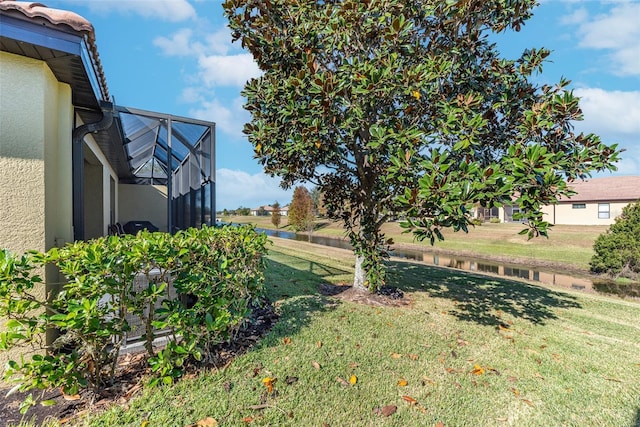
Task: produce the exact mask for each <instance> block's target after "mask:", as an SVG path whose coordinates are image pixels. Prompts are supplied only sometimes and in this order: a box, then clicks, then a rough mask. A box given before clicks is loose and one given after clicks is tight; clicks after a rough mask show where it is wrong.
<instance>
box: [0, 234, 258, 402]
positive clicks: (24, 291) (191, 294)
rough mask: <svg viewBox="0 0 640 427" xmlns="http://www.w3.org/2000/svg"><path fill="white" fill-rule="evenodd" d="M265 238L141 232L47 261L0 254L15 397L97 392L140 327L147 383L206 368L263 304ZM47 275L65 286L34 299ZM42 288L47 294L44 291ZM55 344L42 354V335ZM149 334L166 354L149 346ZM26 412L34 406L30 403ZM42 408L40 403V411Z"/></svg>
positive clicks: (4, 337) (0, 309) (0, 297)
mask: <svg viewBox="0 0 640 427" xmlns="http://www.w3.org/2000/svg"><path fill="white" fill-rule="evenodd" d="M266 243H267V236H266V235H265V234H263V233H257V232H256V231H255V229H254V228H253V227H251V226H241V227H224V228H213V227H206V226H205V227H202V228H201V229H189V230H185V231H180V232H178V233H176V234H174V235H171V234H167V233H150V232H147V231H143V232H140V233H138V234H137V235H136V236H130V235H125V236H110V237H103V238H99V239H95V240H91V241H87V242H84V241H79V242H75V243H72V244H68V245H66V246H65V247H63V248H60V249H58V248H53V249H51V250H49V251H48V252H46V253H40V252H36V251H32V252H29V253H27V254H25V255H23V256H16V255H14V254H11V253H10V252H9V251H7V250H4V251H0V318H2V319H4V320H5V321H6V323H5V330H4V331H3V332H1V333H0V351H2V350H9V349H12V348H16V347H27V348H28V350H30V351H33V352H32V354H31V355H30V357H22V358H21V359H20V360H11V361H9V362H8V364H7V366H6V368H5V372H4V379H5V380H9V381H16V382H17V383H18V384H17V386H16V389H18V390H29V389H34V388H36V389H48V388H52V387H62V389H63V391H64V392H65V393H67V394H76V393H77V392H78V391H79V390H80V389H82V388H87V387H88V388H94V389H96V388H98V389H99V388H100V387H103V386H104V385H105V384H107V383H108V382H109V381H110V380H111V379H112V378H113V373H114V371H115V367H116V363H117V359H118V356H119V352H120V348H121V346H122V344H123V343H124V340H125V336H126V334H127V333H128V332H131V323H132V319H133V320H134V321H135V322H136V323H139V324H141V325H142V329H143V331H142V332H143V336H142V338H143V340H144V343H145V349H146V351H147V353H148V356H149V357H148V358H147V362H148V364H149V366H150V368H151V370H152V371H153V372H154V373H155V377H154V379H153V380H152V382H157V381H162V382H164V383H171V382H172V381H173V380H174V379H175V378H177V377H179V376H180V375H181V374H182V372H183V368H184V365H185V364H186V363H190V362H201V363H206V362H208V361H210V360H211V359H212V357H213V356H214V355H213V351H214V347H215V346H216V345H217V344H220V343H222V342H224V341H227V340H229V339H230V338H231V337H232V336H233V334H234V333H235V332H236V331H237V330H238V329H239V328H240V327H241V325H242V323H243V321H244V320H245V319H246V318H247V316H248V315H249V313H250V309H251V305H252V304H253V303H254V302H255V301H256V300H257V299H259V298H260V297H261V296H262V294H263V281H264V275H263V270H264V259H263V258H264V256H265V255H266V252H267V250H266ZM47 265H53V266H56V267H58V268H59V269H60V272H61V273H62V274H63V275H64V276H65V278H66V282H65V283H63V284H58V285H59V292H56V293H55V295H48V296H47V297H44V298H42V297H40V298H39V297H38V295H42V292H38V288H41V287H43V286H45V285H44V283H43V281H42V278H41V277H40V276H39V275H38V274H36V272H39V271H44V267H45V266H47ZM48 285H50V287H51V286H52V285H56V284H48ZM52 330H54V331H57V333H58V334H59V336H58V338H57V339H55V341H54V342H53V344H52V345H50V346H47V345H46V343H45V342H44V336H45V333H46V332H47V331H52ZM158 331H163V332H162V333H163V335H166V339H167V342H166V345H164V346H163V347H162V348H161V349H156V348H154V346H153V342H154V340H155V339H156V338H157V337H158V333H159V332H158ZM29 403H30V404H32V403H33V399H31V398H30V399H29ZM45 404H46V402H45Z"/></svg>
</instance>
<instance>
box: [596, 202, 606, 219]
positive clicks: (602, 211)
mask: <svg viewBox="0 0 640 427" xmlns="http://www.w3.org/2000/svg"><path fill="white" fill-rule="evenodd" d="M598 218H599V219H609V203H598Z"/></svg>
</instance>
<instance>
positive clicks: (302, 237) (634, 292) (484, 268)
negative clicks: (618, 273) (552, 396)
mask: <svg viewBox="0 0 640 427" xmlns="http://www.w3.org/2000/svg"><path fill="white" fill-rule="evenodd" d="M257 230H258V231H260V232H263V233H265V234H266V235H267V236H272V237H280V238H283V239H290V240H298V241H303V242H308V241H310V242H311V243H316V244H319V245H324V246H330V247H334V248H341V249H352V247H351V245H350V244H349V242H347V241H345V240H342V239H337V238H331V237H325V236H315V235H311V239H309V235H308V234H306V233H294V232H291V231H284V230H268V229H261V228H258V229H257ZM391 256H392V257H397V258H401V259H407V260H411V261H416V262H420V263H424V264H427V265H434V266H440V267H448V268H455V269H458V270H464V271H472V272H476V273H480V274H489V275H496V276H501V277H510V278H515V279H525V280H529V281H532V282H539V283H540V284H543V285H550V286H559V287H563V288H568V289H573V290H578V291H583V292H597V293H602V294H608V295H617V296H620V297H623V298H625V297H630V298H634V299H640V285H638V284H625V285H619V284H616V283H614V282H612V281H608V280H600V279H596V280H594V279H593V278H592V277H589V276H588V275H584V276H580V275H570V274H566V273H563V272H559V271H556V270H553V269H547V268H541V267H534V266H529V265H524V264H515V263H513V264H510V263H504V262H497V261H490V260H483V259H479V258H472V257H465V256H458V255H449V254H441V253H437V252H434V251H425V250H416V249H394V250H393V251H392V252H391Z"/></svg>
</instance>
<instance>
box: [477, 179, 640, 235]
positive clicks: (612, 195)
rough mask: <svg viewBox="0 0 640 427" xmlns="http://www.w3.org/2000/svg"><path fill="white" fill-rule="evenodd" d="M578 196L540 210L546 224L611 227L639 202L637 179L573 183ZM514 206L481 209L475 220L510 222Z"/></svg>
mask: <svg viewBox="0 0 640 427" xmlns="http://www.w3.org/2000/svg"><path fill="white" fill-rule="evenodd" d="M569 187H570V188H572V189H573V190H574V191H575V192H576V193H577V194H575V195H574V196H572V197H563V198H560V199H559V200H558V203H557V204H554V205H546V206H543V207H542V212H543V214H544V219H545V221H547V222H549V223H551V224H565V225H610V224H613V223H614V220H615V218H616V217H618V216H619V215H620V214H621V213H622V209H623V208H624V207H625V206H627V205H628V204H629V203H634V202H637V201H638V200H640V176H612V177H606V178H591V179H588V180H586V181H575V182H572V183H571V184H570V185H569ZM517 212H519V208H518V207H517V206H505V207H502V208H491V209H485V208H480V209H478V210H477V211H476V212H475V216H476V217H477V218H481V219H483V220H484V221H490V220H491V219H493V218H497V220H499V221H500V222H513V221H514V219H513V215H514V214H515V213H517Z"/></svg>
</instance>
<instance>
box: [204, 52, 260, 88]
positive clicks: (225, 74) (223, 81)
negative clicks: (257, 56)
mask: <svg viewBox="0 0 640 427" xmlns="http://www.w3.org/2000/svg"><path fill="white" fill-rule="evenodd" d="M198 67H199V69H200V72H199V74H200V77H201V79H202V81H203V82H204V83H205V84H206V85H207V86H239V87H242V86H244V84H245V83H246V82H247V80H249V79H250V78H253V77H258V76H259V75H260V74H261V72H260V69H259V68H258V66H257V65H256V63H255V62H254V61H253V56H251V54H249V53H242V54H238V55H227V56H222V55H211V56H202V57H200V59H199V60H198Z"/></svg>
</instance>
